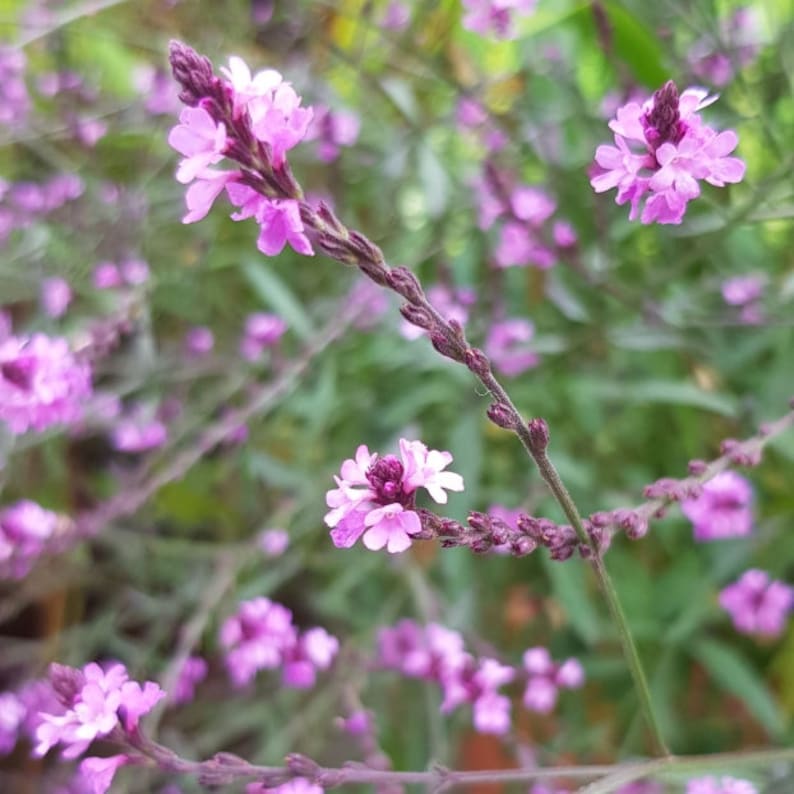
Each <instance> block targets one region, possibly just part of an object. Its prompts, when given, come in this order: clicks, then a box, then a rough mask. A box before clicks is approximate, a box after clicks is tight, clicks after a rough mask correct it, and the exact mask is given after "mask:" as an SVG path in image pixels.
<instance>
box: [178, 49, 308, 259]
mask: <svg viewBox="0 0 794 794" xmlns="http://www.w3.org/2000/svg"><path fill="white" fill-rule="evenodd" d="M221 71H222V72H223V73H224V75H225V76H226V78H227V79H226V80H222V81H221V80H219V81H218V82H219V83H220V89H219V90H220V91H221V92H222V93H223V95H224V104H226V105H228V106H230V108H231V110H230V113H231V117H230V118H227V122H228V123H227V122H224V121H222V120H220V119H218V118H216V117H215V116H213V112H215V113H217V112H219V108H218V107H217V102H215V101H214V100H212V99H211V98H210V97H204V98H196V97H192V98H191V99H192V100H195V104H194V106H191V107H186V108H184V110H183V111H182V113H181V114H180V117H179V122H180V123H179V124H178V125H177V126H176V127H174V129H173V130H172V131H171V134H170V135H169V137H168V142H169V143H170V144H171V146H172V147H173V148H174V149H176V150H177V151H178V152H179V153H180V154H182V155H184V159H183V160H182V162H181V163H180V165H179V168H178V170H177V174H176V178H177V180H178V181H179V182H182V183H183V184H189V183H192V184H191V185H190V187H189V188H188V191H187V195H186V201H187V207H188V213H187V215H185V217H184V219H183V221H184V223H193V222H195V221H198V220H201V219H202V218H203V217H204V216H205V215H206V214H207V213H208V212H209V210H210V207H211V206H212V203H213V202H214V201H215V199H216V198H217V197H218V196H219V195H220V193H221V192H222V191H223V190H224V189H225V190H226V193H227V195H228V197H229V200H230V201H231V203H232V204H234V206H235V207H237V208H238V211H237V212H236V213H234V214H233V215H232V219H233V220H244V219H246V218H255V219H256V221H257V223H259V226H260V234H259V239H258V242H257V245H258V247H259V250H260V251H262V253H264V254H266V255H268V256H274V255H275V254H278V253H279V252H280V251H281V250H282V249H283V248H284V246H285V245H286V244H287V243H289V244H290V245H291V246H292V248H294V249H295V250H296V251H297V252H298V253H301V254H306V255H312V254H313V253H314V251H313V250H312V246H311V243H310V242H309V238H308V237H306V235H305V234H304V227H303V222H302V220H301V216H300V209H299V206H298V202H297V200H295V199H291V198H268V197H266V196H264V195H263V194H262V193H261V192H259V191H257V190H254V189H253V188H252V187H250V186H249V185H247V184H245V181H244V176H243V173H242V172H240V171H221V170H218V169H216V168H213V167H212V166H214V165H216V164H217V163H219V162H221V160H223V159H224V157H225V155H226V154H229V153H231V152H233V151H235V148H236V147H237V148H239V146H241V145H248V146H250V145H251V144H252V143H255V144H257V145H258V146H259V150H260V152H261V155H262V156H263V157H264V158H265V162H264V163H259V165H260V166H262V167H267V168H269V169H271V170H272V171H282V172H283V171H284V169H285V168H286V167H287V165H286V153H287V152H288V151H289V150H290V149H292V148H293V147H294V146H296V145H297V144H298V143H300V141H302V140H303V139H304V138H305V137H306V135H307V133H308V130H309V125H310V123H311V120H312V116H313V111H312V109H311V108H303V107H301V98H300V97H299V96H298V95H297V94H296V93H295V90H294V89H293V88H292V86H291V85H290V84H289V83H286V82H284V81H283V79H282V77H281V75H280V74H279V73H278V72H277V71H275V70H274V69H266V70H264V71H261V72H258V73H257V74H256V75H253V76H252V75H251V71H250V69H249V68H248V66H247V65H246V64H245V63H244V62H243V60H242V59H240V58H237V57H232V58H230V59H229V68H228V69H222V70H221ZM215 79H216V80H217V78H215ZM234 135H237V136H238V138H239V136H241V135H244V136H246V137H250V138H251V140H245V141H241V140H239V139H238V138H235V137H234Z"/></svg>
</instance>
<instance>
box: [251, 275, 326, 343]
mask: <svg viewBox="0 0 794 794" xmlns="http://www.w3.org/2000/svg"><path fill="white" fill-rule="evenodd" d="M244 270H245V275H246V278H247V279H248V281H249V283H250V284H251V286H252V287H253V288H254V291H255V292H256V294H257V295H258V296H259V297H260V298H261V300H262V303H264V304H265V305H266V306H267V307H268V308H270V309H272V310H273V311H274V312H276V314H278V315H280V316H281V317H282V318H283V319H284V321H285V322H286V323H287V325H288V326H289V329H290V330H291V331H293V332H294V333H295V334H296V335H297V336H298V337H300V338H301V339H307V338H308V337H310V336H311V335H312V334H313V332H314V329H313V328H312V322H311V320H310V319H309V316H308V315H307V314H306V312H305V311H304V308H303V306H302V304H301V302H300V301H299V300H298V299H297V298H296V297H295V295H294V294H293V293H292V291H291V290H290V289H289V287H287V285H286V284H285V283H284V282H283V281H282V280H281V279H280V278H279V277H278V275H277V274H276V273H275V271H274V270H273V269H272V268H269V267H267V266H266V265H264V264H262V263H261V262H247V263H246V264H245V265H244Z"/></svg>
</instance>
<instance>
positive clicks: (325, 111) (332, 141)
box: [306, 105, 361, 163]
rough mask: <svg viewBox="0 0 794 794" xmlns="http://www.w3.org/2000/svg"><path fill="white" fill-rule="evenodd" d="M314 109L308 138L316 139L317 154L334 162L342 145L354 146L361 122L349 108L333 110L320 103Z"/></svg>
mask: <svg viewBox="0 0 794 794" xmlns="http://www.w3.org/2000/svg"><path fill="white" fill-rule="evenodd" d="M314 111H315V113H314V118H313V120H312V123H311V126H310V127H309V130H308V132H307V134H306V140H307V141H313V140H316V141H317V156H318V157H319V158H320V160H321V161H322V162H324V163H332V162H333V161H334V160H336V158H337V157H339V149H340V147H342V146H352V145H353V144H354V143H355V142H356V140H357V139H358V133H359V130H360V129H361V122H360V121H359V118H358V116H357V115H356V114H355V113H351V112H350V111H349V110H331V108H329V107H326V106H325V105H318V106H317V107H315V109H314Z"/></svg>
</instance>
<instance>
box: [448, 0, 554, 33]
mask: <svg viewBox="0 0 794 794" xmlns="http://www.w3.org/2000/svg"><path fill="white" fill-rule="evenodd" d="M537 2H538V0H463V9H464V12H465V13H464V16H463V27H464V28H466V30H471V31H473V32H474V33H479V34H480V35H481V36H489V35H490V34H491V33H493V35H494V36H497V37H498V38H501V39H510V38H513V37H514V35H515V32H514V29H513V25H514V21H515V20H514V17H515V16H516V15H517V14H520V15H524V16H526V15H527V14H531V13H532V12H533V11H534V10H535V6H536V5H537Z"/></svg>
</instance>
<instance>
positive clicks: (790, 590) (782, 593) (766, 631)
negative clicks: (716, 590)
mask: <svg viewBox="0 0 794 794" xmlns="http://www.w3.org/2000/svg"><path fill="white" fill-rule="evenodd" d="M720 606H721V607H722V608H723V609H725V610H726V611H727V612H728V613H729V614H730V616H731V619H732V620H733V625H734V627H735V628H736V631H740V632H742V633H743V634H760V635H762V636H766V637H777V636H779V635H780V634H781V633H782V632H783V629H784V628H785V626H786V620H787V619H788V615H789V613H790V612H791V610H792V609H794V587H790V586H789V585H787V584H785V583H784V582H780V581H776V580H774V579H770V577H769V574H768V573H766V572H765V571H759V570H757V569H751V570H749V571H745V572H744V573H743V574H742V576H741V577H740V578H739V580H738V581H737V582H734V583H733V584H731V585H728V587H726V588H725V589H723V590H722V591H721V592H720Z"/></svg>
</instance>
